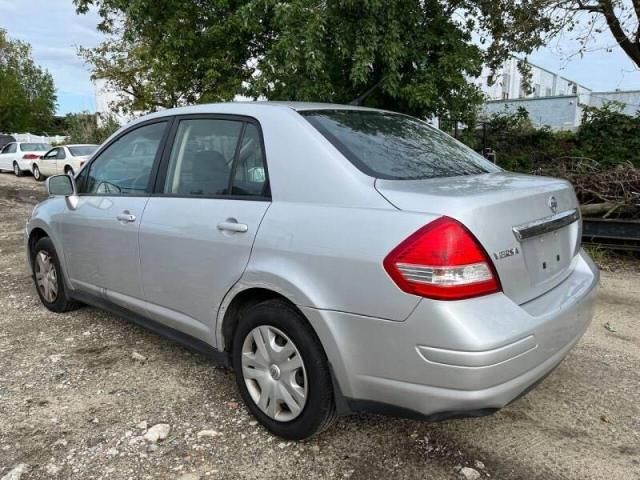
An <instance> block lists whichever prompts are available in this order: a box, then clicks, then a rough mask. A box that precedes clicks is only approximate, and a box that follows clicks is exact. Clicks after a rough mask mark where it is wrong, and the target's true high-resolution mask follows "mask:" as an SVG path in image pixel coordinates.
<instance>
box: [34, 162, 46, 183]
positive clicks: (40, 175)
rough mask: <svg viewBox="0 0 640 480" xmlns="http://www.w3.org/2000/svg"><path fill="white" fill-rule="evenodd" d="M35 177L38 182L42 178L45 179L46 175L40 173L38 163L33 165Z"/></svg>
mask: <svg viewBox="0 0 640 480" xmlns="http://www.w3.org/2000/svg"><path fill="white" fill-rule="evenodd" d="M33 178H35V179H36V181H37V182H41V181H42V180H44V177H43V176H42V174H41V173H40V169H39V168H38V166H37V165H34V166H33Z"/></svg>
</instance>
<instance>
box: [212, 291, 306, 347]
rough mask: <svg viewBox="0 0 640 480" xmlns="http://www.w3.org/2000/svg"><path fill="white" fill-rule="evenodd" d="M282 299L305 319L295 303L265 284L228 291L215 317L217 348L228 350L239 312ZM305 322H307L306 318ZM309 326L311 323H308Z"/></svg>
mask: <svg viewBox="0 0 640 480" xmlns="http://www.w3.org/2000/svg"><path fill="white" fill-rule="evenodd" d="M276 299H277V300H282V301H285V302H287V303H288V304H290V305H291V306H292V307H293V308H295V309H296V310H297V311H298V312H300V315H302V316H303V317H304V318H305V319H306V317H305V315H304V314H303V313H302V311H300V309H299V308H298V307H297V306H296V304H295V303H294V302H293V301H292V300H291V299H289V298H287V297H286V296H285V295H283V294H282V293H280V292H278V291H276V290H275V289H271V288H268V287H266V286H259V287H258V286H244V287H242V286H238V285H236V287H234V288H233V289H231V291H229V293H228V294H227V296H226V297H225V299H224V302H223V304H222V305H221V307H220V312H219V314H218V319H217V328H216V337H217V338H216V340H217V342H216V343H217V346H218V350H220V351H225V352H230V351H231V345H232V344H233V335H234V333H235V331H236V328H237V326H238V322H239V319H240V312H241V311H242V310H243V309H245V308H249V307H251V306H253V305H257V304H258V303H261V302H264V301H266V300H276ZM307 323H308V324H309V322H308V320H307ZM309 326H310V327H311V324H309ZM312 329H313V328H312Z"/></svg>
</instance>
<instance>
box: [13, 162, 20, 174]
mask: <svg viewBox="0 0 640 480" xmlns="http://www.w3.org/2000/svg"><path fill="white" fill-rule="evenodd" d="M13 173H15V174H16V175H18V173H20V169H19V168H18V164H16V165H14V166H13Z"/></svg>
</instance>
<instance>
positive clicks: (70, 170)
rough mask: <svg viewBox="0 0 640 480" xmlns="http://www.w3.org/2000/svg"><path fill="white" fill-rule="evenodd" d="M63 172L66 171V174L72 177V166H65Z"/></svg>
mask: <svg viewBox="0 0 640 480" xmlns="http://www.w3.org/2000/svg"><path fill="white" fill-rule="evenodd" d="M64 173H66V174H67V175H69V176H70V177H73V175H74V172H73V168H71V167H67V168H65V169H64Z"/></svg>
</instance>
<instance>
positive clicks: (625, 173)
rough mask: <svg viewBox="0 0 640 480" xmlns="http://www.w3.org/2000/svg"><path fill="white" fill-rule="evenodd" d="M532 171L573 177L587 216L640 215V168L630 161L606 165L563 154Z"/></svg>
mask: <svg viewBox="0 0 640 480" xmlns="http://www.w3.org/2000/svg"><path fill="white" fill-rule="evenodd" d="M532 173H534V174H536V175H545V176H549V177H559V178H564V179H566V180H569V181H570V182H571V183H572V184H573V187H574V188H575V190H576V195H577V197H578V201H579V202H580V205H581V207H580V209H581V211H582V215H583V216H585V217H596V218H620V219H629V220H632V219H636V220H638V219H640V168H637V167H634V166H633V165H632V164H631V163H630V162H629V163H627V162H624V163H620V164H618V165H615V166H610V165H608V166H606V167H603V166H602V165H600V164H599V163H598V162H596V161H595V160H593V159H590V158H586V157H561V158H556V159H554V161H553V162H544V164H542V165H539V166H538V167H537V168H536V169H535V170H534V171H533V172H532Z"/></svg>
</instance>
